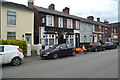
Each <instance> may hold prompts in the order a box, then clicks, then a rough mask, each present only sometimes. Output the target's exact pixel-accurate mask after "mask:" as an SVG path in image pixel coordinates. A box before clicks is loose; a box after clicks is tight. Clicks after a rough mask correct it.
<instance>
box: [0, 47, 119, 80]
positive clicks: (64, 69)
mask: <svg viewBox="0 0 120 80" xmlns="http://www.w3.org/2000/svg"><path fill="white" fill-rule="evenodd" d="M2 74H3V75H2V77H3V78H118V49H113V50H106V51H101V52H89V53H88V54H86V55H85V54H77V55H76V56H74V57H73V56H70V57H64V58H59V59H57V60H53V59H50V60H49V59H48V60H41V59H40V56H33V57H28V58H25V60H24V62H23V63H22V65H20V66H11V65H9V64H7V65H3V68H2Z"/></svg>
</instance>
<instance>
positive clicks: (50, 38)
mask: <svg viewBox="0 0 120 80" xmlns="http://www.w3.org/2000/svg"><path fill="white" fill-rule="evenodd" d="M44 39H45V43H46V45H55V35H54V34H45V35H44Z"/></svg>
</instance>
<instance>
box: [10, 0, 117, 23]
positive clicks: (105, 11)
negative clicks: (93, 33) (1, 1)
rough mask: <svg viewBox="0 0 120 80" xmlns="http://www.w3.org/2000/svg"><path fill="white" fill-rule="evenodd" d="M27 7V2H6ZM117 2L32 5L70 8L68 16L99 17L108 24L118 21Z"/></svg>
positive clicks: (58, 0)
mask: <svg viewBox="0 0 120 80" xmlns="http://www.w3.org/2000/svg"><path fill="white" fill-rule="evenodd" d="M8 1H12V2H17V3H20V4H25V5H27V1H28V0H8ZM118 1H119V0H34V4H35V5H37V6H40V7H45V8H48V6H49V5H50V4H51V3H53V4H55V9H56V10H58V11H62V10H63V8H64V7H69V8H70V14H71V15H76V16H80V17H84V18H86V17H87V16H91V15H92V16H94V17H95V18H97V17H100V18H101V20H104V19H107V20H109V21H110V22H116V21H118V18H117V17H118Z"/></svg>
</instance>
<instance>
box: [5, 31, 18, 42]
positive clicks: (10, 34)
mask: <svg viewBox="0 0 120 80" xmlns="http://www.w3.org/2000/svg"><path fill="white" fill-rule="evenodd" d="M7 40H16V32H7Z"/></svg>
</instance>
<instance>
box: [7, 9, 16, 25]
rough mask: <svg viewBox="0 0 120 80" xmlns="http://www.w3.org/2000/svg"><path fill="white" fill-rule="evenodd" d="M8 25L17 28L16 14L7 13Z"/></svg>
mask: <svg viewBox="0 0 120 80" xmlns="http://www.w3.org/2000/svg"><path fill="white" fill-rule="evenodd" d="M7 25H8V26H16V12H12V11H7Z"/></svg>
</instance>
